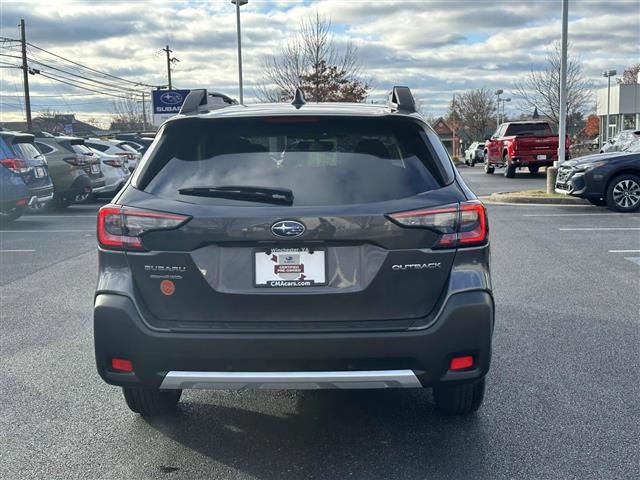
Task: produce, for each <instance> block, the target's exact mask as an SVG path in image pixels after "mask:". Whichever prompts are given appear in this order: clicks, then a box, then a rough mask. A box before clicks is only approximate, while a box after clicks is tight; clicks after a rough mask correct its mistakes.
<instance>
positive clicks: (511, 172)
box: [502, 155, 516, 178]
mask: <svg viewBox="0 0 640 480" xmlns="http://www.w3.org/2000/svg"><path fill="white" fill-rule="evenodd" d="M502 162H503V163H504V176H505V177H507V178H513V177H515V176H516V166H515V165H513V164H511V163H509V157H507V156H506V155H505V156H504V157H502Z"/></svg>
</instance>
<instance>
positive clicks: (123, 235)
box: [98, 205, 191, 250]
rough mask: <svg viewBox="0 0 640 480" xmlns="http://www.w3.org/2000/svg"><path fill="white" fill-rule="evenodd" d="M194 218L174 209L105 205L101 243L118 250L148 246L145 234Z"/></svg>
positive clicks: (100, 217) (100, 220) (100, 219)
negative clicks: (174, 211) (144, 243)
mask: <svg viewBox="0 0 640 480" xmlns="http://www.w3.org/2000/svg"><path fill="white" fill-rule="evenodd" d="M190 218H191V217H189V216H186V215H177V214H174V213H163V212H152V211H148V210H138V209H132V208H129V207H119V206H117V205H105V206H104V207H102V208H101V209H100V211H99V212H98V243H99V244H100V246H101V247H103V248H109V249H114V250H146V249H145V248H144V246H143V244H142V239H141V238H140V237H141V235H143V234H144V233H147V232H151V231H157V230H171V229H174V228H178V227H180V226H181V225H183V224H184V223H185V222H186V221H187V220H189V219H190Z"/></svg>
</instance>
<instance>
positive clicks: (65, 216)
mask: <svg viewBox="0 0 640 480" xmlns="http://www.w3.org/2000/svg"><path fill="white" fill-rule="evenodd" d="M97 216H98V213H97V212H96V214H95V215H40V216H39V217H40V218H96V217H97ZM30 218H37V217H30Z"/></svg>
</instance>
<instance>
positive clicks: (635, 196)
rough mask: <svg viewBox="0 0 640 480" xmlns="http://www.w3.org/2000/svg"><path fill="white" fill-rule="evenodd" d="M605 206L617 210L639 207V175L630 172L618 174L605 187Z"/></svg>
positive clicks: (630, 210) (629, 210)
mask: <svg viewBox="0 0 640 480" xmlns="http://www.w3.org/2000/svg"><path fill="white" fill-rule="evenodd" d="M607 207H609V208H610V209H611V210H616V211H618V212H635V211H636V210H638V208H640V177H638V176H637V175H633V174H632V173H623V174H622V175H618V176H617V177H615V178H614V179H613V180H611V182H609V186H608V187H607Z"/></svg>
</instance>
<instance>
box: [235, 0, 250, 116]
mask: <svg viewBox="0 0 640 480" xmlns="http://www.w3.org/2000/svg"><path fill="white" fill-rule="evenodd" d="M231 3H232V4H234V5H235V6H236V23H237V31H238V90H239V91H240V105H244V94H243V92H242V35H241V34H240V7H241V6H242V5H246V4H247V3H249V0H231Z"/></svg>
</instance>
